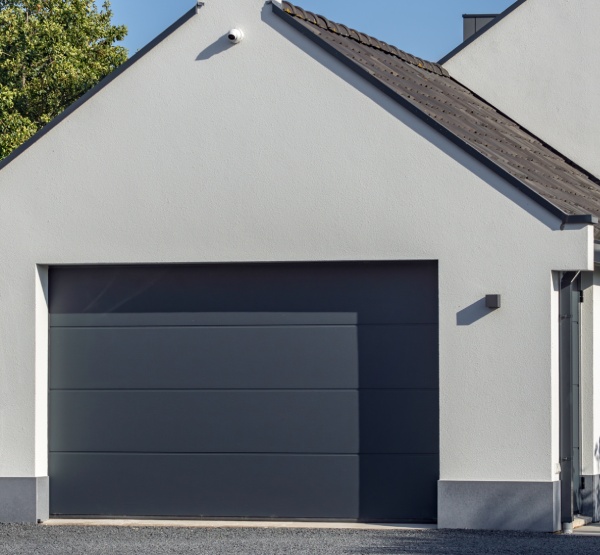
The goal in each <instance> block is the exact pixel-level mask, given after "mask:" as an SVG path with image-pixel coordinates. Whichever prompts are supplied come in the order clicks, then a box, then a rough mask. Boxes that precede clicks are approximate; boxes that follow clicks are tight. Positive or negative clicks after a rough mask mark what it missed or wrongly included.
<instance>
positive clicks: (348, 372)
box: [50, 326, 358, 389]
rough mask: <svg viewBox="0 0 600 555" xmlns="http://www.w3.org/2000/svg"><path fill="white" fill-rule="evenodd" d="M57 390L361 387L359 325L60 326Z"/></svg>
mask: <svg viewBox="0 0 600 555" xmlns="http://www.w3.org/2000/svg"><path fill="white" fill-rule="evenodd" d="M50 345H51V347H50V364H51V367H52V369H53V371H52V374H51V377H50V387H51V388H53V389H61V388H71V389H89V388H101V389H120V388H144V389H153V388H156V389H168V388H173V389H178V388H248V387H252V388H356V387H357V386H358V345H357V332H356V328H355V327H354V326H279V327H275V326H255V327H141V328H139V327H134V328H125V327H116V328H108V327H102V328H94V327H85V328H70V327H68V328H67V327H56V328H51V331H50Z"/></svg>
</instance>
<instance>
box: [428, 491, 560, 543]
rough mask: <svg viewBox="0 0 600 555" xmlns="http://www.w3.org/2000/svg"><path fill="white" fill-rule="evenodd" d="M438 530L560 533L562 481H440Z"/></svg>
mask: <svg viewBox="0 0 600 555" xmlns="http://www.w3.org/2000/svg"><path fill="white" fill-rule="evenodd" d="M438 527H439V528H470V529H477V530H527V531H532V532H556V531H558V530H560V527H561V525H560V482H468V481H464V482H462V481H460V482H459V481H445V480H440V481H439V482H438Z"/></svg>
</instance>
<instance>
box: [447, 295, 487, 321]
mask: <svg viewBox="0 0 600 555" xmlns="http://www.w3.org/2000/svg"><path fill="white" fill-rule="evenodd" d="M492 312H494V309H490V308H488V307H487V306H486V305H485V297H483V298H481V299H479V300H478V301H475V302H474V303H473V304H470V305H469V306H467V307H466V308H463V309H462V310H459V311H458V312H457V313H456V324H457V325H458V326H470V325H471V324H473V323H475V322H477V320H480V319H481V318H483V317H484V316H487V315H488V314H490V313H492Z"/></svg>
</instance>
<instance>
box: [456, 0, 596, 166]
mask: <svg viewBox="0 0 600 555" xmlns="http://www.w3.org/2000/svg"><path fill="white" fill-rule="evenodd" d="M456 24H457V25H458V24H459V22H456ZM598 29H600V2H599V1H598V0H527V1H526V2H525V3H524V4H522V5H521V6H519V7H518V8H517V9H516V10H514V11H513V12H512V13H511V14H509V15H508V16H507V17H505V18H504V19H502V20H501V21H499V22H498V23H497V24H496V25H494V26H493V27H492V28H490V29H489V30H488V31H486V32H485V33H484V34H483V35H481V36H480V37H479V38H478V39H476V40H475V41H474V42H472V43H471V44H469V45H468V46H467V47H466V48H464V49H463V50H462V51H461V52H459V53H458V54H456V55H455V56H454V57H453V58H451V59H450V60H448V61H447V62H446V63H445V64H444V67H445V68H446V69H447V70H448V71H449V72H450V74H451V75H452V76H453V77H454V78H455V79H457V80H458V81H460V82H461V83H462V84H464V85H465V86H467V87H469V88H470V89H472V90H473V91H475V92H476V93H477V94H479V95H480V96H482V97H483V98H485V99H486V100H487V101H488V102H490V103H491V104H492V105H494V106H495V107H496V108H498V109H499V110H501V111H502V112H504V113H506V114H507V115H508V116H510V117H511V118H513V119H514V120H516V121H517V122H518V123H519V124H521V125H522V126H523V127H525V128H526V129H529V131H531V132H532V133H534V134H536V135H538V136H539V137H540V138H542V139H543V140H544V141H546V142H547V143H548V144H550V145H551V146H553V147H554V148H556V149H557V150H559V151H560V152H562V153H563V154H565V155H566V156H567V157H569V158H570V159H571V160H573V161H574V162H576V163H577V164H579V165H580V166H582V167H584V168H585V169H587V170H588V171H590V172H592V173H593V174H594V175H595V176H596V177H600V156H599V152H600V143H599V137H600V102H599V101H598V98H599V94H600V93H599V91H600V71H598V68H599V67H600V33H598Z"/></svg>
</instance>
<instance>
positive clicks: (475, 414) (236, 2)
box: [0, 0, 600, 531]
mask: <svg viewBox="0 0 600 555" xmlns="http://www.w3.org/2000/svg"><path fill="white" fill-rule="evenodd" d="M531 1H535V0H531ZM513 13H514V14H516V13H518V11H517V10H514V12H513ZM509 21H510V17H508V16H507V17H506V18H504V22H505V24H506V25H508V23H509ZM233 30H237V31H235V32H230V31H233ZM239 39H241V40H239ZM482 39H483V37H482ZM475 44H476V43H475V42H473V43H472V44H471V45H470V46H469V47H468V48H471V47H473V46H474V45H475ZM464 52H467V49H465V50H464ZM474 88H475V87H474ZM492 104H493V103H492ZM492 104H488V103H487V102H486V101H485V100H482V99H481V98H480V97H479V96H477V95H475V94H473V93H472V92H471V91H470V90H469V89H468V88H467V87H466V86H465V85H464V84H461V82H460V79H458V80H455V79H454V78H453V76H452V71H450V72H449V71H448V70H447V69H446V68H445V66H444V67H443V66H440V65H438V64H433V63H429V62H425V61H423V60H420V59H418V58H414V57H412V56H410V55H409V54H406V53H405V52H403V51H400V50H398V49H396V48H394V47H390V46H389V45H386V44H384V43H381V42H379V41H377V40H376V39H373V38H371V37H368V36H366V35H363V34H361V33H358V32H356V31H353V30H351V29H348V28H346V27H344V26H343V25H340V24H335V23H332V22H330V21H327V20H326V19H324V18H320V17H316V16H314V14H311V13H309V12H304V11H303V10H302V9H301V8H298V7H296V6H293V5H291V4H289V3H288V2H283V3H282V4H280V3H279V2H273V3H271V2H266V3H265V2H264V0H207V1H206V2H205V3H200V4H199V6H198V7H197V8H194V9H192V10H191V11H190V12H189V13H188V14H187V15H186V16H184V17H183V18H182V19H181V20H180V21H178V22H177V23H176V24H175V25H174V26H173V27H172V28H170V29H168V30H167V31H166V32H165V33H164V34H163V35H161V36H160V37H158V38H157V39H156V40H155V41H154V42H153V43H151V44H150V45H149V46H148V47H147V48H145V49H144V50H143V51H141V52H140V53H138V54H137V55H136V56H134V57H133V58H132V59H131V60H129V61H128V62H127V63H126V64H125V66H124V67H123V68H122V69H120V70H119V71H117V72H115V73H114V74H113V75H111V76H109V77H108V78H107V79H106V80H105V81H104V82H102V83H101V84H100V85H99V86H98V87H96V88H95V89H94V90H92V91H91V92H90V93H89V94H87V95H86V96H85V97H84V98H82V99H81V100H80V101H79V102H77V103H76V104H75V105H74V106H73V107H71V108H70V109H69V110H67V111H66V113H65V114H63V115H62V116H60V117H59V118H57V119H56V120H55V121H54V122H52V123H51V124H50V125H49V126H47V127H46V128H45V129H44V130H43V131H42V132H41V133H39V134H38V135H37V136H36V137H34V138H33V139H32V140H31V141H29V143H27V144H26V145H24V146H23V147H22V148H20V149H19V150H18V151H16V152H15V153H13V154H12V155H11V156H10V157H9V158H7V159H6V160H5V161H4V162H3V163H2V164H1V169H0V222H1V223H0V226H1V230H2V233H1V234H0V237H1V239H0V254H1V256H2V261H3V264H2V267H1V269H0V520H2V521H6V522H21V521H28V522H34V521H36V520H45V519H47V518H49V516H53V515H90V516H111V515H113V516H117V515H118V516H132V517H133V516H178V517H218V518H260V519H264V518H279V519H295V518H302V519H317V520H318V519H336V520H361V521H437V522H438V524H439V526H441V527H467V528H468V527H471V528H495V529H526V530H543V531H554V530H558V529H560V528H561V525H562V524H563V523H565V524H568V523H569V522H571V521H572V520H573V517H574V514H575V513H576V512H578V511H588V512H589V511H592V512H593V511H594V510H595V509H594V506H593V503H592V502H591V501H590V499H591V498H592V496H593V491H592V487H596V484H597V482H598V480H597V475H598V473H599V472H598V470H597V467H596V466H594V465H595V464H596V463H592V460H593V457H594V453H595V451H594V450H595V449H597V445H598V442H597V440H594V438H595V437H598V434H596V432H595V430H596V429H597V419H595V416H596V415H595V413H594V410H593V407H592V405H593V402H594V397H593V395H594V390H595V388H597V383H596V381H597V380H595V371H596V368H597V365H595V362H594V351H593V349H592V347H591V341H592V339H593V332H594V317H595V316H597V311H596V312H594V306H593V305H594V301H596V300H597V298H598V297H597V296H594V295H593V294H592V289H593V288H594V286H593V285H592V283H593V276H594V274H593V271H594V232H595V230H596V225H597V224H598V215H600V208H599V206H600V189H599V186H598V180H597V179H596V177H594V175H593V174H591V173H589V172H588V171H586V170H584V169H582V168H581V167H579V166H576V165H574V164H573V162H572V160H571V158H570V157H568V156H567V155H563V154H561V153H560V152H558V150H556V149H555V148H553V145H552V143H551V142H550V140H549V139H545V138H544V137H537V136H535V135H534V134H532V132H531V130H529V131H528V130H526V129H524V128H523V127H521V126H520V125H519V124H517V123H515V121H513V120H511V119H509V117H507V116H506V115H504V114H503V111H502V109H501V108H500V109H496V108H495V107H494V106H493V105H492ZM508 116H510V114H508ZM545 141H548V143H546V142H545ZM581 306H582V307H583V309H581V310H580V307H581ZM580 312H581V318H580V317H579V315H580ZM579 337H581V342H582V346H581V349H580V348H579ZM580 378H581V383H582V385H583V388H582V389H583V390H585V391H584V395H583V396H582V399H583V406H582V407H580V406H579V404H580V403H579V396H578V395H576V394H574V393H573V392H574V391H575V392H576V391H577V389H578V386H579V383H580ZM586 380H587V381H586ZM588 385H589V388H588ZM579 426H581V427H582V430H583V435H581V440H580V434H579V433H578V431H577V430H578V428H579ZM595 426H596V427H595ZM594 434H595V435H594ZM580 461H582V462H580ZM582 465H583V466H582ZM582 472H583V474H582ZM581 477H583V478H584V480H583V481H584V486H585V488H586V489H584V490H580V485H581ZM582 491H583V493H582Z"/></svg>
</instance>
